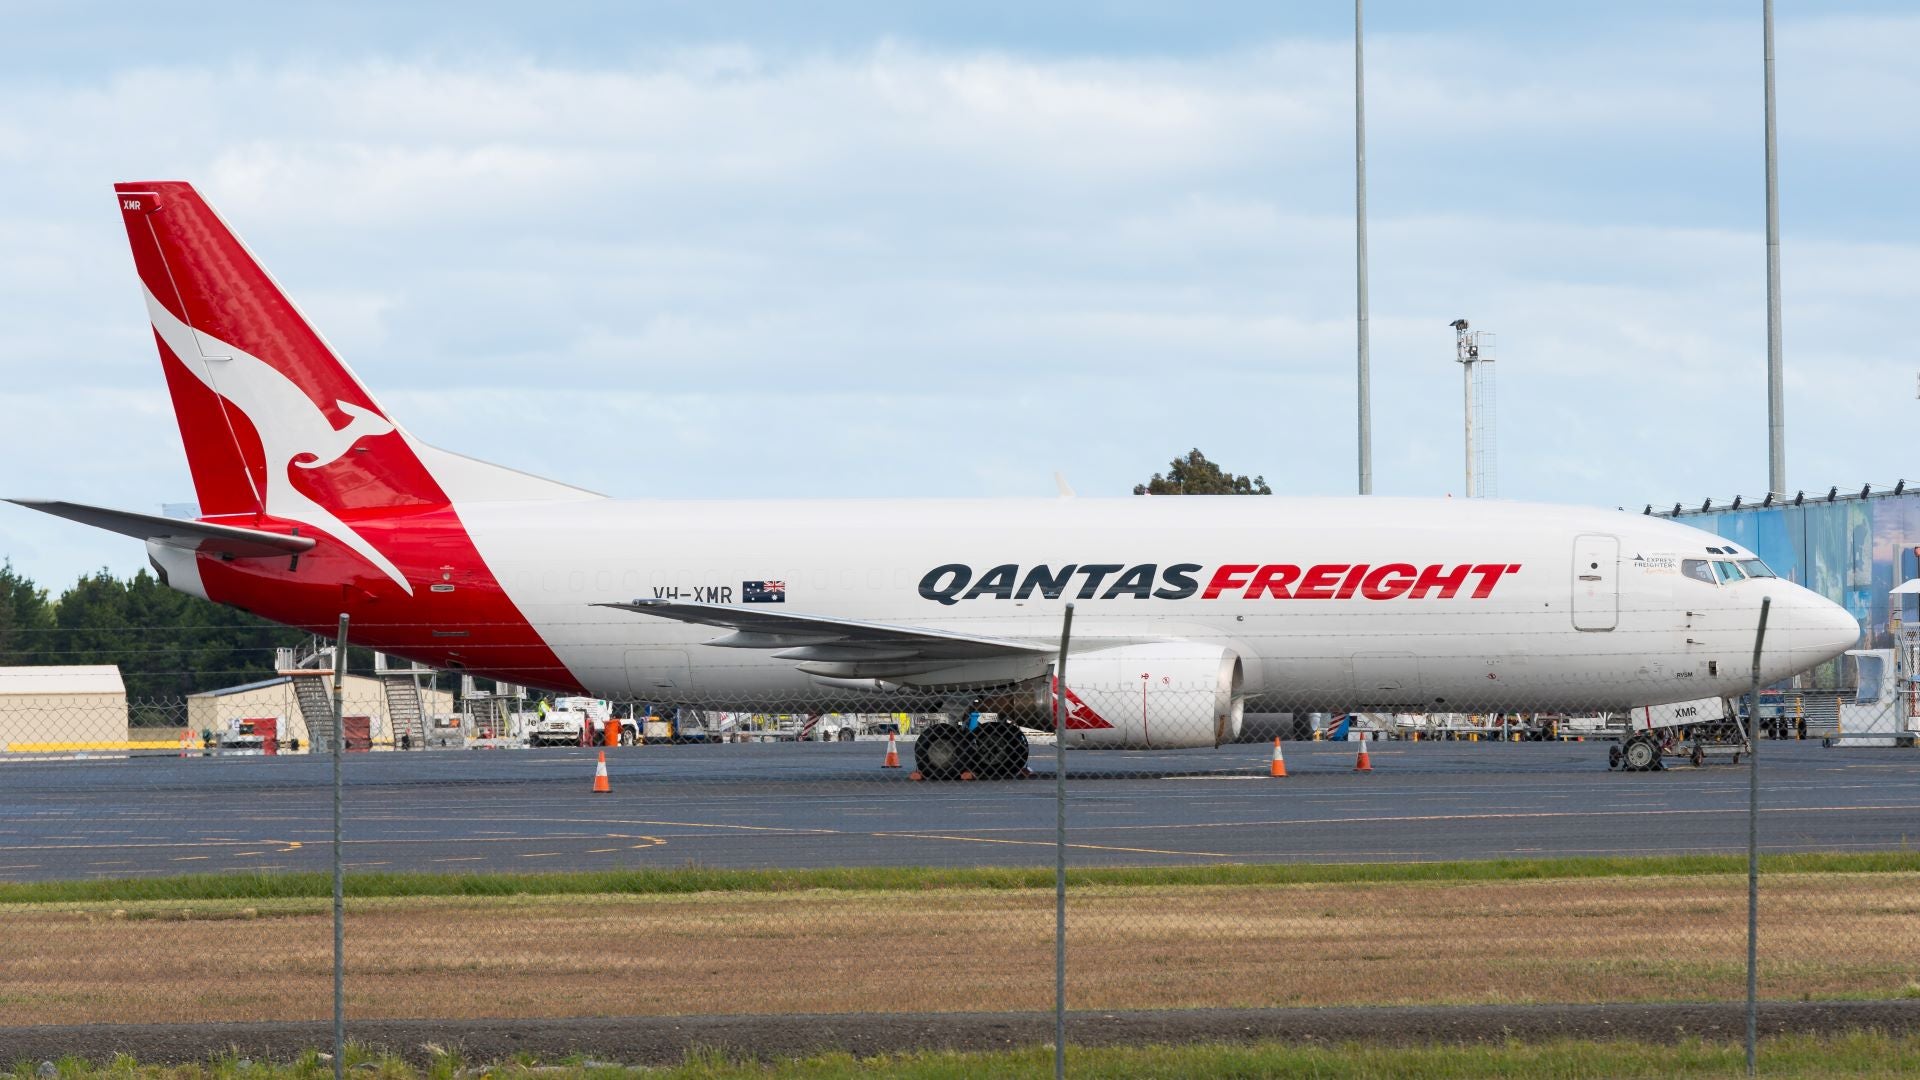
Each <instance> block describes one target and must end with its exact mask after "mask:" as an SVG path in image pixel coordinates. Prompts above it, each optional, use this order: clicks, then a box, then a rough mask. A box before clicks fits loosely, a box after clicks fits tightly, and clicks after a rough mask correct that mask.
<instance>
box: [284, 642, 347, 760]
mask: <svg viewBox="0 0 1920 1080" xmlns="http://www.w3.org/2000/svg"><path fill="white" fill-rule="evenodd" d="M334 651H335V650H334V646H333V643H332V642H330V641H328V640H327V639H326V638H323V637H318V636H315V637H311V638H308V639H307V643H306V645H305V646H304V647H303V648H298V649H277V650H275V652H274V667H276V668H278V669H279V670H280V674H282V675H285V676H287V677H288V678H290V679H292V680H293V700H294V704H295V705H297V706H298V707H299V709H300V719H301V720H302V721H303V722H305V724H306V725H307V739H308V740H309V741H310V742H311V743H312V744H313V751H314V753H317V754H323V753H328V752H330V751H332V749H333V739H334V736H335V734H336V732H337V730H338V729H337V727H336V725H335V723H334V716H333V687H332V683H331V678H330V677H331V676H332V675H333V657H334Z"/></svg>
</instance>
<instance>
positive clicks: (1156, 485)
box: [1133, 448, 1273, 495]
mask: <svg viewBox="0 0 1920 1080" xmlns="http://www.w3.org/2000/svg"><path fill="white" fill-rule="evenodd" d="M1133 493H1134V494H1135V495H1271V494H1273V489H1272V488H1270V487H1268V486H1267V478H1266V477H1264V476H1256V477H1254V478H1253V479H1251V480H1249V479H1247V478H1246V477H1244V476H1235V475H1234V474H1232V473H1230V472H1227V471H1225V470H1223V469H1221V468H1220V466H1218V465H1215V464H1214V463H1213V462H1211V461H1208V460H1207V455H1205V454H1203V453H1201V452H1200V451H1199V450H1198V449H1197V448H1196V449H1193V450H1189V451H1187V452H1186V453H1185V454H1183V455H1181V456H1180V457H1177V458H1174V459H1173V463H1172V464H1171V465H1169V466H1168V467H1167V473H1166V475H1165V476H1162V475H1160V474H1159V473H1154V474H1153V479H1151V480H1149V481H1147V482H1146V483H1144V484H1135V485H1133Z"/></svg>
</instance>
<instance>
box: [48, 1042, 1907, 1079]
mask: <svg viewBox="0 0 1920 1080" xmlns="http://www.w3.org/2000/svg"><path fill="white" fill-rule="evenodd" d="M1067 1062H1068V1074H1069V1075H1071V1076H1074V1077H1076V1078H1105V1077H1113V1078H1118V1077H1178V1076H1207V1077H1222V1078H1235V1077H1281V1076H1284V1077H1312V1078H1323V1080H1365V1078H1375V1077H1432V1078H1441V1077H1447V1078H1457V1080H1472V1078H1489V1080H1491V1078H1502V1077H1560V1078H1569V1080H1571V1078H1586V1077H1595V1078H1600V1077H1609V1078H1611V1077H1621V1078H1630V1077H1733V1076H1744V1075H1746V1062H1745V1057H1744V1053H1743V1051H1742V1050H1741V1048H1740V1047H1739V1046H1738V1045H1737V1044H1726V1043H1703V1042H1683V1043H1679V1044H1675V1045H1653V1044H1646V1043H1635V1042H1627V1041H1618V1042H1613V1041H1609V1042H1571V1041H1566V1042H1550V1043H1543V1044H1538V1045H1531V1046H1522V1045H1495V1046H1434V1047H1418V1048H1390V1047H1374V1046H1360V1045H1345V1046H1323V1047H1310V1046H1293V1045H1287V1044H1281V1043H1249V1044H1244V1045H1192V1046H1178V1047H1167V1046H1147V1047H1100V1048H1086V1049H1081V1048H1071V1047H1070V1048H1069V1049H1068V1053H1067ZM347 1063H348V1065H349V1067H351V1068H352V1069H353V1073H352V1075H354V1076H364V1077H369V1078H370V1080H416V1078H418V1080H455V1078H457V1077H497V1078H500V1080H518V1078H528V1080H533V1078H538V1080H575V1078H602V1080H612V1078H615V1077H625V1076H641V1075H643V1076H646V1077H649V1078H653V1080H824V1078H828V1077H895V1078H900V1080H971V1078H973V1077H979V1076H993V1077H1006V1078H1010V1080H1020V1078H1025V1077H1032V1078H1035V1080H1040V1078H1043V1077H1050V1076H1052V1075H1053V1054H1052V1051H1051V1050H1050V1049H1047V1048H1038V1049H1031V1050H1020V1051H1012V1052H1005V1053H964V1054H963V1053H938V1052H936V1053H921V1054H906V1055H897V1056H890V1057H884V1058H866V1059H860V1058H853V1057H850V1056H846V1055H827V1056H822V1057H815V1058H807V1059H803V1060H797V1061H777V1062H764V1063H763V1062H757V1061H756V1062H742V1061H736V1060H731V1059H728V1058H726V1057H723V1056H719V1055H695V1056H694V1057H693V1058H691V1059H690V1060H689V1061H687V1062H686V1063H685V1064H683V1065H680V1066H678V1067H673V1068H664V1069H645V1070H641V1069H628V1068H623V1067H621V1066H618V1065H616V1064H611V1063H598V1062H581V1061H571V1062H558V1063H549V1064H541V1063H537V1062H534V1061H531V1060H527V1061H513V1062H505V1063H483V1062H465V1061H462V1060H461V1059H460V1058H459V1057H458V1056H456V1055H452V1054H446V1055H442V1056H440V1057H439V1058H437V1059H436V1060H435V1061H434V1062H433V1064H431V1065H429V1066H427V1067H425V1068H419V1067H415V1066H411V1065H408V1064H407V1063H405V1062H403V1061H400V1060H398V1059H395V1058H383V1057H376V1056H373V1055H369V1054H366V1053H364V1052H358V1051H354V1050H351V1049H350V1050H349V1053H348V1055H347ZM1759 1071H1760V1075H1762V1076H1767V1077H1777V1078H1788V1080H1791V1078H1801V1077H1805V1078H1816V1077H1912V1076H1920V1038H1913V1037H1890V1036H1887V1035H1884V1034H1879V1033H1873V1032H1859V1033H1852V1034H1847V1035H1836V1036H1831V1037H1825V1038H1809V1037H1798V1036H1795V1037H1779V1038H1772V1039H1768V1040H1767V1041H1766V1042H1765V1043H1763V1044H1762V1049H1761V1052H1760V1070H1759ZM332 1075H333V1073H332V1066H331V1065H330V1064H329V1063H328V1062H326V1061H324V1060H322V1059H321V1058H320V1057H319V1056H318V1055H313V1054H309V1055H307V1056H306V1057H305V1058H303V1059H302V1060H300V1061H299V1062H296V1063H293V1064H290V1065H281V1066H274V1065H267V1064H260V1063H253V1062H242V1061H239V1060H236V1059H231V1058H229V1059H224V1060H220V1061H214V1062H209V1063H207V1064H205V1065H195V1066H185V1067H173V1068H159V1067H153V1066H141V1065H140V1064H139V1063H138V1062H136V1061H134V1060H132V1059H126V1058H123V1059H120V1060H119V1061H116V1062H113V1063H109V1064H105V1065H100V1066H95V1065H89V1064H87V1063H85V1062H80V1061H64V1062H61V1063H59V1065H58V1071H57V1076H58V1077H59V1078H61V1080H108V1078H113V1080H325V1078H326V1077H330V1076H332ZM13 1076H14V1077H15V1078H17V1080H44V1078H42V1077H41V1076H40V1075H39V1072H38V1067H37V1063H34V1062H21V1063H18V1064H17V1065H15V1067H14V1071H13Z"/></svg>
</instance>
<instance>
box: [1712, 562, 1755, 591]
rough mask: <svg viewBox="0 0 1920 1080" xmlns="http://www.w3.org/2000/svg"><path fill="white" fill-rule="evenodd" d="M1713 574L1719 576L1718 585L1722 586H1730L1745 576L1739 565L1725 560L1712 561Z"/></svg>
mask: <svg viewBox="0 0 1920 1080" xmlns="http://www.w3.org/2000/svg"><path fill="white" fill-rule="evenodd" d="M1713 572H1714V573H1715V574H1717V575H1719V577H1720V583H1721V584H1723V585H1731V584H1733V583H1734V582H1736V581H1740V580H1742V579H1744V578H1745V577H1746V576H1747V575H1746V574H1744V573H1742V572H1741V571H1740V564H1738V563H1735V562H1732V561H1730V560H1727V559H1715V560H1713Z"/></svg>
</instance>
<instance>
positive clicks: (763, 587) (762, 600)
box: [740, 581, 787, 604]
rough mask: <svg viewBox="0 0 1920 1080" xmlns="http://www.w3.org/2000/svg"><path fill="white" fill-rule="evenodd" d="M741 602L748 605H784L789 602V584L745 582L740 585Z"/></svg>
mask: <svg viewBox="0 0 1920 1080" xmlns="http://www.w3.org/2000/svg"><path fill="white" fill-rule="evenodd" d="M740 601H741V602H742V603H746V604H784V603H786V602H787V583H786V582H784V581H743V582H741V583H740Z"/></svg>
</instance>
